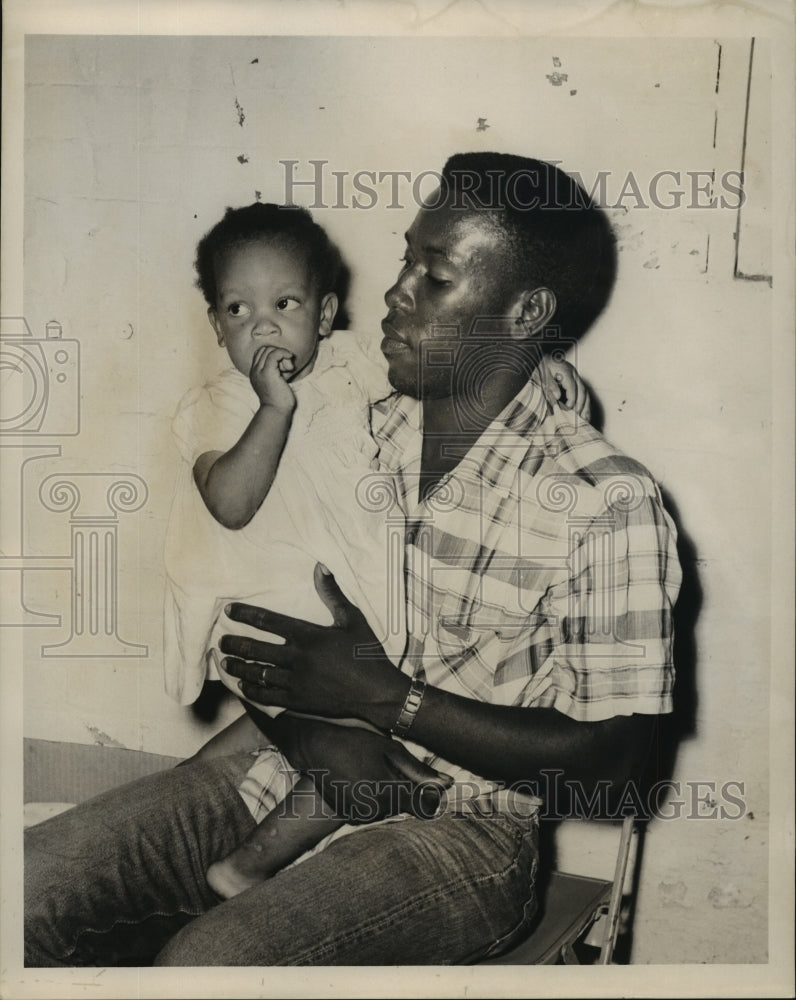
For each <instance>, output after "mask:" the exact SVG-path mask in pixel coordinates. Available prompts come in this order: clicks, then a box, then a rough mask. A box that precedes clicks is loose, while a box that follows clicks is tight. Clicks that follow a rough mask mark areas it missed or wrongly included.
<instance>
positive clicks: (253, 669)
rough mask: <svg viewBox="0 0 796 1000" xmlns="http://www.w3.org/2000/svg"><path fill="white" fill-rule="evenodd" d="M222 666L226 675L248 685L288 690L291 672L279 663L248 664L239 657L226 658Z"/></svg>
mask: <svg viewBox="0 0 796 1000" xmlns="http://www.w3.org/2000/svg"><path fill="white" fill-rule="evenodd" d="M221 666H222V667H223V669H224V670H225V671H226V673H228V674H231V675H232V676H233V677H237V678H238V680H241V681H245V682H246V683H247V684H254V685H258V686H259V687H266V688H279V689H280V690H283V691H284V690H287V687H288V684H289V681H290V671H289V670H286V669H285V668H284V667H281V666H279V664H277V663H268V662H266V663H247V662H246V661H245V660H240V659H238V658H237V657H231V656H228V657H225V659H224V660H222V662H221Z"/></svg>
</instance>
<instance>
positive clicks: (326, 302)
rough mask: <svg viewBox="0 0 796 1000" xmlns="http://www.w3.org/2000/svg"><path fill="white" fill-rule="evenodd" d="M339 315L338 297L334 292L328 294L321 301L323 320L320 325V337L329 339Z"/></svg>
mask: <svg viewBox="0 0 796 1000" xmlns="http://www.w3.org/2000/svg"><path fill="white" fill-rule="evenodd" d="M336 315H337V296H336V295H335V294H334V292H327V293H326V295H324V297H323V299H321V319H320V323H319V324H318V336H319V337H328V336H329V334H330V333H331V332H332V323H334V318H335V316H336Z"/></svg>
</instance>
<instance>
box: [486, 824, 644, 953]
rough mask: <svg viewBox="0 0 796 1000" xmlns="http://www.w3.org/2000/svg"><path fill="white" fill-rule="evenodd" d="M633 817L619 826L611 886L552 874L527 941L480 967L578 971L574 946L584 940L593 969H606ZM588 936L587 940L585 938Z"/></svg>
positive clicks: (614, 934) (616, 923) (613, 941)
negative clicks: (594, 955) (592, 951)
mask: <svg viewBox="0 0 796 1000" xmlns="http://www.w3.org/2000/svg"><path fill="white" fill-rule="evenodd" d="M635 819H636V818H635V816H626V817H625V818H624V820H623V822H622V830H621V834H620V837H619V849H618V851H617V856H616V867H615V870H614V877H613V879H612V880H611V881H606V880H605V879H598V878H591V877H589V876H586V875H571V874H568V873H565V872H559V871H554V872H552V873H551V874H550V876H549V881H548V883H547V886H546V889H545V891H544V898H543V899H542V903H541V915H540V917H539V920H538V922H537V923H536V925H535V927H534V928H533V930H532V931H531V934H530V936H529V937H527V938H525V940H524V941H522V942H520V944H518V945H516V946H515V947H514V948H512V949H511V950H510V951H507V952H506V953H505V954H503V955H499V956H498V957H497V958H490V959H486V960H484V961H481V962H479V965H557V964H559V963H563V964H565V965H579V964H580V961H579V959H578V957H577V955H576V954H575V950H574V945H575V944H576V943H577V942H578V941H580V940H581V939H583V938H586V937H588V942H587V943H589V944H594V945H596V946H597V947H599V949H600V954H599V957H598V959H597V962H596V964H597V965H610V964H611V959H612V957H613V953H614V946H615V945H616V938H617V934H618V930H619V915H620V911H621V906H622V889H623V886H624V883H625V874H626V872H627V863H628V858H629V856H630V844H631V840H632V837H633V834H634V833H635V832H636V830H635ZM587 932H588V934H587Z"/></svg>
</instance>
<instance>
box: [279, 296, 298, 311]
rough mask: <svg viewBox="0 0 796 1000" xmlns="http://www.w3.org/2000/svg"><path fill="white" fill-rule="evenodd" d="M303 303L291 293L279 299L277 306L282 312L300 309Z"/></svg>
mask: <svg viewBox="0 0 796 1000" xmlns="http://www.w3.org/2000/svg"><path fill="white" fill-rule="evenodd" d="M300 305H301V303H300V302H299V300H298V299H294V298H293V297H292V296H290V295H286V296H285V297H284V298H283V299H278V300H277V303H276V308H277V309H279V311H280V312H292V311H293V310H294V309H298V307H299V306H300Z"/></svg>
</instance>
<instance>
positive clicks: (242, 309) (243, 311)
mask: <svg viewBox="0 0 796 1000" xmlns="http://www.w3.org/2000/svg"><path fill="white" fill-rule="evenodd" d="M227 312H228V313H229V314H230V316H235V317H241V316H248V315H249V307H248V306H247V305H246V304H245V303H243V302H230V304H229V305H228V306H227Z"/></svg>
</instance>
